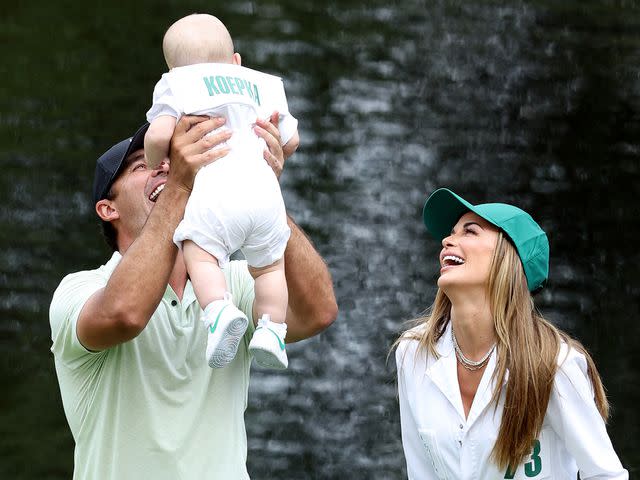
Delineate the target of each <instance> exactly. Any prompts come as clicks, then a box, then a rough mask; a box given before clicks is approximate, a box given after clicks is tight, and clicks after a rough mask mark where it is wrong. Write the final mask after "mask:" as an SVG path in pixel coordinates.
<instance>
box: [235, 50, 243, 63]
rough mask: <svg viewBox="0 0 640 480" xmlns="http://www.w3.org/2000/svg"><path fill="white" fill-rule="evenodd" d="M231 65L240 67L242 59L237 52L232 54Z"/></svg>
mask: <svg viewBox="0 0 640 480" xmlns="http://www.w3.org/2000/svg"><path fill="white" fill-rule="evenodd" d="M233 64H234V65H242V57H241V56H240V54H239V53H238V52H235V53H234V54H233Z"/></svg>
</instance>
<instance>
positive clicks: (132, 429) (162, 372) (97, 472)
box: [50, 116, 337, 480]
mask: <svg viewBox="0 0 640 480" xmlns="http://www.w3.org/2000/svg"><path fill="white" fill-rule="evenodd" d="M276 118H277V117H272V122H273V123H270V122H266V121H258V124H257V126H256V133H257V134H258V135H259V136H261V137H262V138H263V139H264V140H265V142H266V143H267V147H268V150H266V151H265V160H266V161H267V162H268V163H269V164H270V165H271V167H272V168H273V169H274V172H276V175H277V176H279V174H280V172H281V170H282V166H283V163H284V158H283V154H282V149H281V147H280V142H279V133H278V129H277V121H276ZM223 123H224V120H223V119H220V118H217V119H208V118H206V117H193V116H185V117H183V118H182V119H181V120H180V121H179V122H178V124H177V126H176V130H175V133H174V135H173V138H172V141H171V149H170V155H169V157H170V162H164V163H162V164H161V165H160V166H159V167H158V168H157V169H155V170H151V169H148V168H147V167H146V163H145V159H144V151H143V149H142V145H143V138H144V134H145V132H146V128H147V125H145V126H143V127H142V128H141V129H140V130H139V131H138V132H136V134H135V135H134V136H133V137H132V139H131V141H130V142H129V141H123V142H120V143H118V144H116V145H114V146H113V147H112V148H111V149H110V150H108V151H107V152H106V153H105V154H103V155H102V157H100V159H98V164H97V166H96V176H95V181H94V200H95V209H96V212H97V214H98V216H99V217H100V219H101V220H102V221H103V226H104V227H105V234H106V235H107V237H108V239H111V240H110V243H111V244H112V246H113V247H114V249H115V252H114V254H113V257H112V258H111V260H109V262H107V264H105V265H103V266H102V267H100V268H98V269H96V270H91V271H85V272H78V273H75V274H71V275H68V276H67V277H65V279H63V281H62V282H61V284H60V286H59V287H58V289H57V290H56V292H55V294H54V297H53V300H52V303H51V310H50V321H51V330H52V341H53V345H52V348H51V350H52V351H53V353H54V357H55V365H56V372H57V374H58V380H59V383H60V390H61V394H62V400H63V405H64V409H65V413H66V416H67V420H68V422H69V426H70V428H71V431H72V434H73V437H74V439H75V442H76V448H75V455H74V460H75V469H74V478H75V479H100V480H102V479H114V480H115V479H118V480H126V479H141V478H152V479H154V480H163V479H167V480H169V479H171V480H175V479H187V480H188V479H205V478H212V479H218V478H219V479H246V478H248V474H247V470H246V466H245V464H246V452H247V443H246V433H245V427H244V411H245V409H246V403H247V389H248V384H249V366H250V362H251V357H250V356H249V354H248V350H247V346H248V342H249V340H250V338H251V334H252V332H253V329H254V328H255V327H254V321H255V320H254V318H255V317H254V312H253V303H254V298H255V296H254V292H253V280H252V278H251V276H250V275H249V272H248V270H247V266H246V263H245V262H241V261H234V262H231V263H230V265H229V266H228V268H227V269H226V270H225V277H226V280H227V285H228V286H229V289H230V291H231V293H232V294H233V298H234V300H235V301H236V303H237V305H238V308H240V309H241V310H243V311H244V313H245V314H246V315H247V316H248V317H249V319H250V320H252V321H251V322H250V327H249V329H248V331H247V334H246V335H245V337H244V338H243V341H242V342H241V344H240V346H239V348H238V352H237V355H236V357H235V359H234V360H233V361H232V362H231V363H230V364H229V365H227V366H226V367H225V368H222V369H215V370H214V369H211V368H209V366H208V365H207V364H206V362H205V360H204V354H203V352H204V350H205V345H206V337H207V335H206V332H205V329H204V326H203V325H202V323H201V322H200V315H201V309H200V306H199V305H198V304H197V302H196V299H195V295H194V293H193V289H192V287H191V283H190V282H189V281H188V278H187V273H186V268H185V265H184V261H183V259H182V255H181V252H179V251H178V249H177V247H176V246H175V245H174V243H173V241H172V236H173V232H174V230H175V228H176V226H177V225H178V223H179V222H180V220H181V218H182V214H183V212H184V207H185V205H186V202H187V199H188V197H189V194H190V192H191V189H192V187H193V182H194V177H195V174H196V172H197V171H198V169H200V168H202V167H203V166H204V165H206V164H208V163H209V162H212V161H215V160H217V159H218V158H220V157H222V156H224V155H225V154H226V153H227V152H228V148H227V147H224V146H221V144H222V143H223V142H224V141H225V140H227V139H228V138H230V133H229V132H216V133H214V134H212V135H209V136H205V134H207V133H208V132H213V131H214V130H216V129H217V128H218V127H220V126H222V125H223ZM212 147H216V148H213V149H212ZM169 167H170V168H169ZM289 226H290V228H291V238H290V240H289V243H288V245H287V249H286V251H285V263H286V277H287V287H288V289H289V310H288V312H287V318H286V321H287V324H288V325H289V328H288V331H287V337H286V340H287V342H293V341H297V340H301V339H304V338H307V337H309V336H312V335H314V334H316V333H318V332H320V331H321V330H323V329H324V328H326V327H327V326H329V325H330V324H331V323H332V322H333V321H334V319H335V317H336V315H337V306H336V302H335V297H334V294H333V288H332V285H331V278H330V275H329V272H328V270H327V268H326V266H325V264H324V262H323V261H322V259H321V257H320V256H319V255H318V253H317V252H316V251H315V250H314V248H313V246H312V245H311V244H310V242H309V240H308V239H307V238H306V236H305V235H304V233H303V232H302V230H301V229H300V228H299V227H298V226H296V225H295V223H293V221H291V220H289ZM283 401H285V400H284V399H283Z"/></svg>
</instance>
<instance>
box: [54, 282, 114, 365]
mask: <svg viewBox="0 0 640 480" xmlns="http://www.w3.org/2000/svg"><path fill="white" fill-rule="evenodd" d="M105 285H106V280H105V279H104V278H103V277H102V276H100V275H98V274H96V273H94V272H90V271H86V272H78V273H74V274H71V275H67V276H66V277H65V278H64V279H63V280H62V282H60V285H59V286H58V288H57V289H56V291H55V293H54V294H53V299H52V300H51V306H50V308H49V322H50V324H51V340H52V342H53V344H52V346H51V351H52V352H53V354H54V355H55V356H56V358H57V359H58V360H59V361H60V362H62V364H64V365H65V366H67V367H69V368H71V369H75V368H77V367H79V366H81V365H83V364H84V363H85V362H86V361H87V360H89V359H90V358H92V357H93V356H95V355H99V354H101V353H102V352H92V351H90V350H87V349H86V348H85V347H84V346H83V345H82V344H81V343H80V340H79V339H78V334H77V331H76V326H77V323H78V317H79V316H80V312H81V311H82V308H83V307H84V305H85V303H86V302H87V300H89V298H90V297H91V296H92V295H93V294H94V293H95V292H97V291H98V290H99V289H100V288H103V287H104V286H105Z"/></svg>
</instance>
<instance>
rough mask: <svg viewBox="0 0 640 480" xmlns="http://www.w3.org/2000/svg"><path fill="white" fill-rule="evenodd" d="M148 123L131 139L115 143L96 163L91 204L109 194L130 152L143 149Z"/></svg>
mask: <svg viewBox="0 0 640 480" xmlns="http://www.w3.org/2000/svg"><path fill="white" fill-rule="evenodd" d="M148 128H149V123H148V122H146V123H145V124H144V125H142V126H141V127H140V128H139V129H138V131H137V132H136V133H134V135H133V137H131V138H127V139H126V140H122V141H121V142H119V143H116V144H115V145H114V146H113V147H111V148H110V149H109V150H107V151H106V152H104V153H103V154H102V155H101V156H100V158H98V161H97V162H96V174H95V177H94V179H93V204H94V205H95V204H96V203H98V201H100V200H102V199H103V198H105V197H106V196H107V193H109V189H110V188H111V185H113V182H114V181H115V179H116V177H117V176H118V174H119V173H120V170H121V169H122V165H123V164H124V161H125V159H126V158H127V157H128V156H129V155H131V153H132V152H135V151H136V150H139V149H141V148H143V147H144V134H145V133H147V129H148Z"/></svg>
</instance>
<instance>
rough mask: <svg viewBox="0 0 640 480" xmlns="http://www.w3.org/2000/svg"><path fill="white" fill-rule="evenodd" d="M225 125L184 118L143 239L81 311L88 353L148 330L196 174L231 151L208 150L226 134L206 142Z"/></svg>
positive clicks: (80, 326)
mask: <svg viewBox="0 0 640 480" xmlns="http://www.w3.org/2000/svg"><path fill="white" fill-rule="evenodd" d="M221 123H222V121H221V120H220V119H211V120H208V119H207V118H206V117H182V118H181V120H180V122H178V124H177V125H176V129H175V133H174V135H173V138H172V141H171V151H170V159H171V167H170V170H169V174H168V176H167V182H166V184H165V188H164V190H163V192H162V195H160V197H159V198H158V201H157V202H156V204H155V206H154V207H153V209H152V210H151V213H150V214H149V217H148V219H147V221H146V223H145V225H144V227H143V229H142V231H141V233H140V235H139V236H138V237H137V238H136V239H135V240H134V241H133V243H131V245H130V246H129V247H128V248H127V249H126V251H124V252H121V253H122V254H123V257H122V260H121V261H120V263H119V264H118V266H117V267H116V269H115V270H114V272H113V274H112V275H111V277H110V279H109V281H108V282H107V285H106V286H105V287H104V288H102V289H100V290H98V291H97V292H96V293H95V294H93V295H92V296H91V297H90V298H89V300H88V301H87V302H86V303H85V305H84V306H83V308H82V310H81V312H80V315H79V317H78V322H77V327H76V329H77V330H76V331H77V335H78V339H79V340H80V343H82V345H84V347H85V348H88V349H90V350H103V349H106V348H109V347H111V346H114V345H117V344H119V343H123V342H126V341H128V340H131V339H132V338H135V337H136V336H137V335H139V334H140V332H141V331H142V330H143V329H144V328H145V327H146V325H147V323H148V322H149V319H150V318H151V315H152V314H153V312H154V311H155V309H156V308H157V306H158V304H159V303H160V300H161V299H162V295H163V294H164V292H165V290H166V288H167V284H168V280H169V276H170V274H171V272H172V270H173V268H174V266H175V262H176V255H177V247H176V246H175V244H174V243H173V232H174V231H175V229H176V227H177V225H178V223H179V222H180V220H181V219H182V216H183V214H184V208H185V205H186V203H187V200H188V198H189V195H190V193H191V189H192V187H193V180H194V177H195V174H196V172H197V171H198V169H200V168H201V167H202V166H204V165H206V164H207V163H210V162H212V161H214V160H216V159H218V158H220V157H222V156H224V155H225V154H226V153H227V152H228V149H226V148H224V149H223V148H221V149H215V150H210V149H211V147H212V146H214V145H216V144H218V143H219V142H221V141H224V140H227V139H228V137H229V133H228V132H221V133H219V134H216V135H211V136H209V137H204V135H205V134H206V133H207V132H210V131H212V130H214V129H215V128H217V127H219V126H220V125H221ZM149 174H150V175H152V174H153V173H149Z"/></svg>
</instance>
